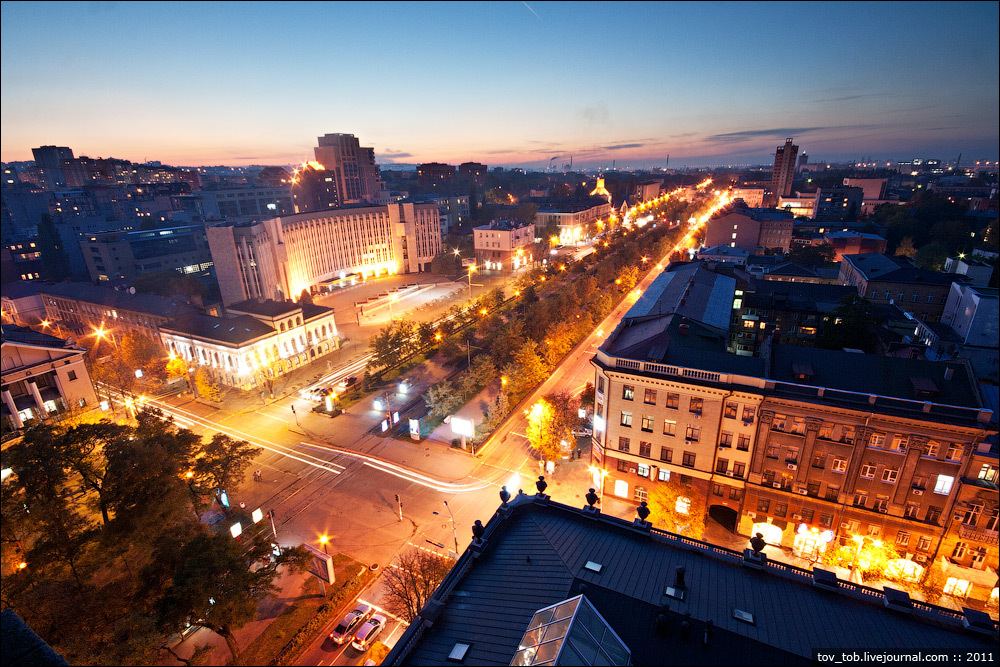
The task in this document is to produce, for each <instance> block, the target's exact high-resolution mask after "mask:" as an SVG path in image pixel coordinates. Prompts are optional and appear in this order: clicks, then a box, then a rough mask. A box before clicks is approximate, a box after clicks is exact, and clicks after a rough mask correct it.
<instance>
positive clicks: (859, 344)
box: [819, 295, 883, 354]
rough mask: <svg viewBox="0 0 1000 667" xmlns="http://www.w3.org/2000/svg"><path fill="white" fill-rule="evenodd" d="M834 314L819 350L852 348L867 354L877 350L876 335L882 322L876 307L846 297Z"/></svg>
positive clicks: (856, 297) (862, 300)
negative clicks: (832, 321)
mask: <svg viewBox="0 0 1000 667" xmlns="http://www.w3.org/2000/svg"><path fill="white" fill-rule="evenodd" d="M833 312H834V315H835V317H836V319H835V322H834V324H832V325H828V326H827V327H826V330H825V331H824V332H823V337H822V338H821V339H820V340H819V347H821V348H824V349H827V350H842V349H844V348H845V347H847V348H855V349H860V350H864V351H865V352H868V353H870V354H871V353H874V352H875V351H876V350H877V349H878V337H877V336H876V332H877V331H878V328H879V327H880V326H881V325H882V322H883V318H882V316H881V315H880V314H879V310H878V308H877V307H876V306H875V304H873V303H872V302H871V301H869V300H868V299H865V298H862V297H860V296H856V295H855V296H846V297H844V298H843V299H841V300H840V305H839V306H837V308H836V309H835V310H834V311H833Z"/></svg>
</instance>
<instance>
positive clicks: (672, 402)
mask: <svg viewBox="0 0 1000 667" xmlns="http://www.w3.org/2000/svg"><path fill="white" fill-rule="evenodd" d="M680 400H681V397H680V394H667V407H668V408H673V409H674V410H676V409H677V406H678V405H679V404H680Z"/></svg>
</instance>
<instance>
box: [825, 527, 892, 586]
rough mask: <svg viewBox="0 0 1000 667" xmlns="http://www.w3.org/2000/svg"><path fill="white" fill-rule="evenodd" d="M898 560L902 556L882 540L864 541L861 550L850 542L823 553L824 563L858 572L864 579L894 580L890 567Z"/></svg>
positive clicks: (854, 543)
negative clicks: (892, 562)
mask: <svg viewBox="0 0 1000 667" xmlns="http://www.w3.org/2000/svg"><path fill="white" fill-rule="evenodd" d="M858 537H860V536H858ZM831 546H832V545H831ZM898 558H900V554H899V552H898V551H896V548H895V547H894V546H892V545H891V544H889V543H886V542H882V541H881V540H875V541H872V540H863V542H862V543H861V546H860V548H859V546H858V544H857V543H856V542H855V541H848V542H847V543H846V544H842V545H840V546H838V547H837V548H835V549H833V548H831V549H827V550H826V551H825V552H823V556H822V561H823V563H825V564H827V565H833V566H835V567H842V568H844V569H846V570H851V571H852V572H856V573H858V574H859V575H861V577H862V578H863V579H873V580H892V579H893V578H894V577H893V575H892V570H891V568H890V567H889V566H890V563H891V561H894V560H896V559H898Z"/></svg>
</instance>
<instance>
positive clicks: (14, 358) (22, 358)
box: [0, 324, 97, 432]
mask: <svg viewBox="0 0 1000 667" xmlns="http://www.w3.org/2000/svg"><path fill="white" fill-rule="evenodd" d="M2 331H3V341H2V344H0V356H2V358H3V379H2V385H3V386H2V392H0V393H2V395H3V405H2V412H3V425H4V431H5V432H7V431H9V430H14V429H19V428H21V427H22V426H24V424H25V423H26V422H29V421H31V420H34V419H38V420H41V419H45V418H46V417H48V416H49V415H50V414H54V413H60V412H65V411H67V410H72V409H76V408H86V407H96V406H97V396H96V395H95V393H94V386H93V385H92V384H91V382H90V375H89V374H88V373H87V367H86V366H85V365H84V363H83V358H84V355H85V354H86V353H87V351H86V350H85V349H83V348H82V347H79V346H77V345H76V344H74V343H73V342H72V340H63V339H60V338H56V337H55V336H49V335H48V334H44V333H40V332H37V331H33V330H31V329H28V328H27V327H19V326H16V325H12V324H4V325H3V326H2Z"/></svg>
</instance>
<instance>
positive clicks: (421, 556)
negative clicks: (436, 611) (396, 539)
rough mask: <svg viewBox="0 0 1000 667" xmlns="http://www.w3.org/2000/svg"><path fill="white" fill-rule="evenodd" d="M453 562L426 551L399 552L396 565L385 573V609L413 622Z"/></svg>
mask: <svg viewBox="0 0 1000 667" xmlns="http://www.w3.org/2000/svg"><path fill="white" fill-rule="evenodd" d="M452 564H453V563H452V562H451V561H450V560H447V559H445V558H443V557H441V556H438V555H437V554H432V553H428V552H426V551H411V552H407V553H402V554H400V555H399V556H398V558H397V566H396V567H391V568H386V569H385V571H384V574H383V575H382V576H383V579H384V581H385V596H386V597H385V600H386V605H385V606H386V608H387V609H388V610H389V611H391V612H392V613H394V614H396V615H397V616H401V617H403V618H404V619H406V621H407V622H410V621H412V620H413V619H414V618H415V617H416V616H417V614H418V613H420V610H421V609H423V608H424V605H425V604H427V601H428V600H430V598H431V595H433V594H434V591H435V589H437V587H438V584H440V583H441V582H442V581H443V580H444V577H445V575H446V574H448V570H450V569H451V566H452Z"/></svg>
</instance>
